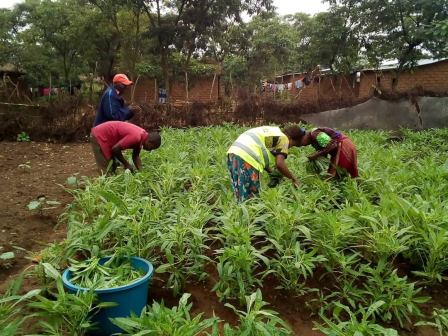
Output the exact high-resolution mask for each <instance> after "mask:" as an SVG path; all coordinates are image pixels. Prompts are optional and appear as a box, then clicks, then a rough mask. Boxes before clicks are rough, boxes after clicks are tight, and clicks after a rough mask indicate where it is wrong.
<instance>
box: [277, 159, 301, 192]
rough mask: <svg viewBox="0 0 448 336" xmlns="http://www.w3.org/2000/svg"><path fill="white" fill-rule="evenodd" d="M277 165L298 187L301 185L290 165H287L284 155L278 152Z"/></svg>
mask: <svg viewBox="0 0 448 336" xmlns="http://www.w3.org/2000/svg"><path fill="white" fill-rule="evenodd" d="M275 165H276V167H277V169H278V170H279V172H280V173H282V175H283V176H285V177H287V178H289V179H290V180H291V181H292V183H293V184H294V185H295V186H296V187H297V186H299V180H298V179H297V178H296V177H295V176H294V175H293V174H292V173H291V171H290V170H289V168H288V166H287V165H286V162H285V156H284V155H282V154H278V155H277V156H276V157H275Z"/></svg>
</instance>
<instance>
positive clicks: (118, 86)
mask: <svg viewBox="0 0 448 336" xmlns="http://www.w3.org/2000/svg"><path fill="white" fill-rule="evenodd" d="M132 84H133V83H132V81H130V80H129V78H128V77H127V76H126V75H124V74H117V75H115V76H114V78H113V80H112V85H111V86H109V87H108V88H107V89H106V91H104V93H103V96H102V97H101V100H100V104H99V106H98V110H97V113H96V118H95V122H94V123H93V126H94V127H95V126H98V125H100V124H102V123H104V122H106V121H113V120H116V121H126V120H129V119H131V118H132V117H133V116H134V114H135V113H136V112H138V111H140V107H138V106H135V105H130V106H126V105H125V103H124V99H123V97H122V96H123V93H124V92H125V91H126V89H127V87H128V86H130V85H132Z"/></svg>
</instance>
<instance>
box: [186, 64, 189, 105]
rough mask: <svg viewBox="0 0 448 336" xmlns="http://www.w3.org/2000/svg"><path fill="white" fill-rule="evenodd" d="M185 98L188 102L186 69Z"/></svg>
mask: <svg viewBox="0 0 448 336" xmlns="http://www.w3.org/2000/svg"><path fill="white" fill-rule="evenodd" d="M185 98H186V100H187V103H188V100H189V98H188V72H187V71H185Z"/></svg>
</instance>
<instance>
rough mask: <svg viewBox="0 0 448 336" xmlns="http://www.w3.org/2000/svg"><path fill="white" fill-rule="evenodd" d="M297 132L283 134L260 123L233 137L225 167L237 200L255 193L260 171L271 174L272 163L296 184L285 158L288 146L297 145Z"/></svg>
mask: <svg viewBox="0 0 448 336" xmlns="http://www.w3.org/2000/svg"><path fill="white" fill-rule="evenodd" d="M297 129H298V127H297ZM300 135H301V134H300V133H297V132H290V133H288V134H287V133H284V132H282V131H281V130H280V128H278V127H273V126H262V127H257V128H252V129H250V130H248V131H246V132H244V133H243V134H241V135H240V136H239V137H238V138H237V139H236V141H235V142H234V143H233V144H232V146H231V147H230V148H229V150H228V151H227V168H228V170H229V172H230V179H231V182H232V189H233V192H234V194H235V197H236V199H237V201H238V202H241V201H244V200H247V199H249V198H252V197H254V196H256V195H258V193H259V189H260V173H261V172H263V171H266V172H268V173H269V174H272V169H271V167H273V166H274V165H275V167H276V168H277V169H278V170H279V172H280V174H281V175H283V176H285V177H287V178H289V179H290V180H291V182H292V184H293V185H294V186H298V185H299V181H298V180H297V178H296V177H294V175H293V174H292V173H291V172H290V171H289V169H288V167H287V165H286V162H285V160H286V158H287V156H288V150H289V148H291V147H293V146H298V145H299V141H300Z"/></svg>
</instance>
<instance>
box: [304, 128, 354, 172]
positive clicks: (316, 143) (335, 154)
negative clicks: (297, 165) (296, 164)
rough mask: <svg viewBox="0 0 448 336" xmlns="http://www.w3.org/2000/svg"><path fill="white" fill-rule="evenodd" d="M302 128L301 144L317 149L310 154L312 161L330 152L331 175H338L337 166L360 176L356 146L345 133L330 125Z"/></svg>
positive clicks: (309, 157) (329, 170)
mask: <svg viewBox="0 0 448 336" xmlns="http://www.w3.org/2000/svg"><path fill="white" fill-rule="evenodd" d="M300 130H301V131H300V132H301V134H302V137H301V140H300V144H299V146H308V145H311V146H313V147H314V148H315V149H316V152H315V153H313V154H311V155H310V156H308V159H309V160H310V161H313V160H316V159H317V158H319V157H321V156H327V155H328V154H330V158H331V159H330V167H329V168H328V173H329V174H330V176H332V177H335V176H336V173H337V168H343V169H345V170H346V171H347V172H348V173H349V174H350V176H351V177H353V178H355V177H358V176H359V175H358V163H357V159H356V146H355V145H354V143H353V142H352V141H351V140H350V139H349V138H348V137H347V136H346V135H345V134H343V133H341V132H338V131H336V130H334V129H332V128H328V127H319V128H314V129H312V130H311V131H309V132H307V131H305V130H304V129H300Z"/></svg>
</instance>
